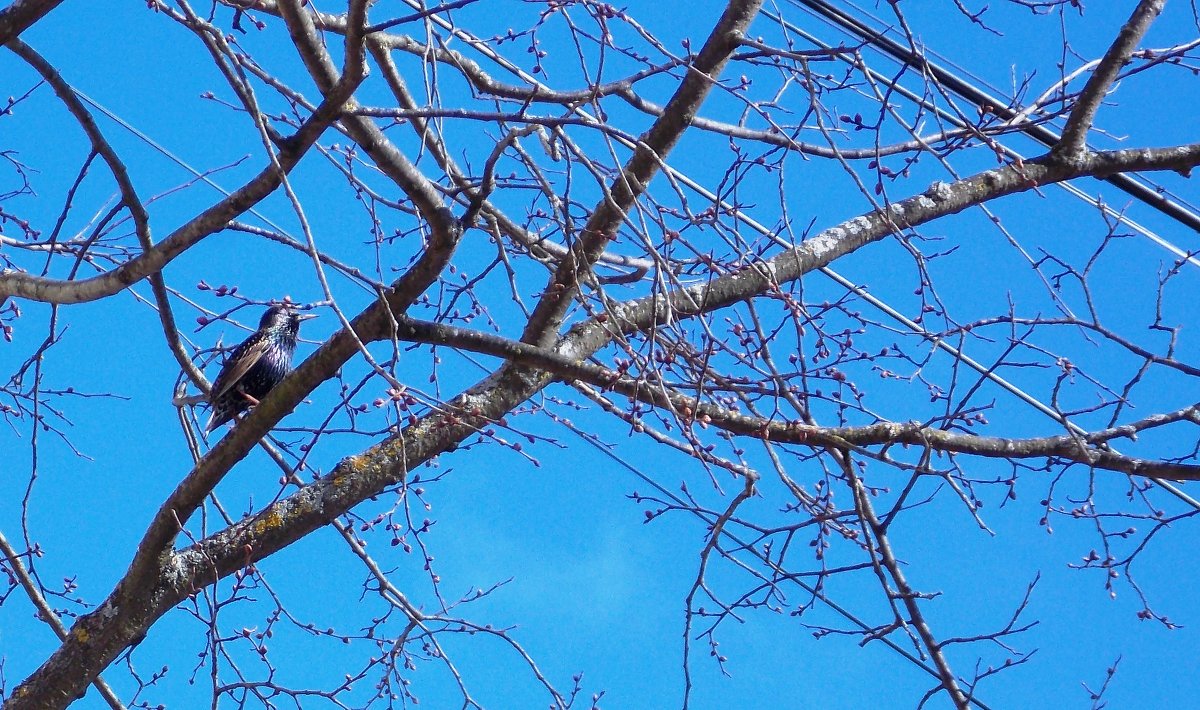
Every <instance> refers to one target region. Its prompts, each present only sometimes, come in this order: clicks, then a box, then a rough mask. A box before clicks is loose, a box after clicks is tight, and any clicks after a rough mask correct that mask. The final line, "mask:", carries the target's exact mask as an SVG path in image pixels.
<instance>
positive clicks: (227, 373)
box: [208, 338, 268, 402]
mask: <svg viewBox="0 0 1200 710" xmlns="http://www.w3.org/2000/svg"><path fill="white" fill-rule="evenodd" d="M267 345H268V342H267V339H266V338H256V339H253V340H252V341H247V342H245V343H242V344H241V345H239V346H238V348H237V350H234V351H233V354H232V355H230V356H229V359H228V360H226V361H225V365H224V366H222V367H221V373H220V374H219V375H217V381H216V382H214V383H213V387H212V392H211V393H210V394H209V396H208V400H209V401H210V402H216V401H217V400H218V399H220V398H221V397H222V396H224V395H225V394H226V393H228V392H229V391H230V390H232V389H233V388H234V387H236V386H237V383H238V382H240V381H241V379H242V378H243V377H245V376H246V373H247V372H249V371H250V368H252V367H254V363H256V362H258V361H259V360H261V359H262V356H263V353H265V352H266V351H267Z"/></svg>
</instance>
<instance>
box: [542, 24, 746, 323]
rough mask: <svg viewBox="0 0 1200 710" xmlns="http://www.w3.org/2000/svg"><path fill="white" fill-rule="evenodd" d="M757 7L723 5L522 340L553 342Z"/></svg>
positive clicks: (549, 287) (552, 281) (561, 266)
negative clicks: (582, 285)
mask: <svg viewBox="0 0 1200 710" xmlns="http://www.w3.org/2000/svg"><path fill="white" fill-rule="evenodd" d="M761 7H762V1H761V0H733V2H730V3H729V4H728V5H727V6H726V8H725V12H724V13H723V14H722V15H721V19H720V20H718V22H717V24H716V26H715V27H714V28H713V31H712V33H711V34H709V36H708V39H707V40H706V41H705V42H704V46H703V47H702V48H701V50H700V53H699V55H697V56H696V60H695V61H694V62H693V63H692V64H691V66H689V67H688V73H687V76H686V77H685V78H684V80H683V82H682V83H681V84H680V86H679V88H678V89H677V90H676V91H675V94H674V95H673V96H672V97H671V100H670V101H668V102H667V106H666V109H665V110H664V111H663V113H662V115H661V116H659V117H658V119H656V120H655V121H654V123H653V125H651V126H650V129H649V130H647V131H646V133H645V134H643V135H642V137H641V138H640V139H639V140H638V143H637V146H636V148H634V153H633V155H632V156H631V157H630V158H629V160H628V162H626V163H625V167H624V169H623V170H622V171H621V175H619V176H618V177H617V178H616V179H615V180H614V181H613V184H612V186H611V187H610V188H609V191H608V193H607V194H606V195H605V196H604V198H603V199H602V200H601V201H600V204H598V205H597V206H596V208H595V209H594V210H593V211H592V214H591V216H590V217H589V218H588V221H587V224H586V225H585V226H584V227H583V229H582V230H581V231H580V237H579V241H577V242H576V243H575V244H574V245H572V247H571V253H570V254H568V255H567V256H566V257H565V258H564V259H563V260H562V262H561V263H560V264H559V267H558V270H557V271H556V272H555V273H554V275H553V276H552V277H551V279H550V282H549V283H548V284H547V286H546V290H545V292H544V293H543V295H542V297H541V299H540V300H539V301H538V304H537V307H536V308H534V311H533V315H532V316H531V317H530V318H529V322H528V323H527V324H526V326H525V332H524V334H523V335H522V336H521V339H522V340H524V341H525V342H528V343H533V344H537V345H549V344H550V343H552V342H553V341H554V339H555V337H556V336H557V331H558V326H559V324H560V323H561V322H562V318H563V315H564V314H565V313H566V309H567V306H568V305H569V304H570V303H571V301H572V300H573V299H574V297H575V294H576V291H577V289H578V288H579V284H580V281H581V279H582V278H583V276H584V275H585V274H586V273H588V271H589V270H590V269H591V267H592V265H593V264H595V262H596V259H597V258H599V256H600V255H601V254H602V253H603V252H604V248H605V246H606V245H607V244H608V241H609V240H610V239H612V238H613V237H614V236H616V233H617V230H618V229H619V228H620V226H621V224H622V223H623V222H624V221H625V220H626V219H627V217H628V214H629V210H630V209H631V208H632V207H633V205H634V203H635V202H636V201H637V199H638V198H639V197H640V196H641V195H642V193H644V192H645V191H646V189H647V187H649V185H650V181H651V180H652V179H653V178H654V176H655V175H657V174H658V172H659V170H660V169H661V168H662V164H663V161H664V160H665V159H666V157H667V155H668V154H669V153H670V152H671V149H672V148H674V147H675V145H676V143H678V142H679V139H680V137H682V136H683V132H684V131H686V130H687V129H688V127H689V126H690V125H691V123H692V119H693V118H695V117H696V114H697V113H698V112H699V110H700V106H701V105H703V103H704V100H705V99H706V98H707V97H708V94H709V92H710V91H712V87H713V85H714V83H715V82H716V80H717V78H718V77H719V76H720V74H721V71H722V70H723V69H724V68H725V65H726V64H728V62H729V57H730V56H731V55H732V54H733V52H734V50H736V49H737V48H738V47H739V46H740V45H741V42H742V38H743V37H744V35H745V32H746V30H747V29H748V28H749V26H750V23H751V22H753V20H754V18H755V17H756V16H757V15H758V11H759V9H760V8H761Z"/></svg>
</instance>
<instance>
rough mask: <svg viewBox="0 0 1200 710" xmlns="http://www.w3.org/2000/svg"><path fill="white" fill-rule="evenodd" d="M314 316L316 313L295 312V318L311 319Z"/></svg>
mask: <svg viewBox="0 0 1200 710" xmlns="http://www.w3.org/2000/svg"><path fill="white" fill-rule="evenodd" d="M316 317H317V314H316V313H297V314H296V320H312V319H313V318H316Z"/></svg>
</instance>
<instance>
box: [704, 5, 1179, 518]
mask: <svg viewBox="0 0 1200 710" xmlns="http://www.w3.org/2000/svg"><path fill="white" fill-rule="evenodd" d="M789 1H790V2H792V3H794V4H798V5H800V4H802V5H804V6H807V7H808V8H810V9H812V10H814V11H816V12H820V13H821V14H824V12H825V11H826V9H828V11H829V12H830V16H829V17H828V19H830V20H831V21H834V22H836V23H838V24H842V22H843V21H845V22H846V23H847V24H846V25H843V26H844V27H845V28H846V29H847V30H849V31H852V32H854V33H855V34H858V35H859V36H860V37H861V38H862V39H863V40H864V41H866V42H868V43H870V44H873V45H874V44H876V42H879V43H881V44H884V45H885V51H888V52H889V54H891V53H893V51H894V52H895V53H894V55H893V56H896V57H897V59H900V61H905V60H906V58H908V59H911V60H912V61H913V62H915V63H914V64H913V66H916V67H918V68H921V69H925V70H928V71H930V72H931V73H932V74H933V75H934V76H935V77H937V78H938V80H939V81H942V80H943V79H945V80H946V81H947V82H948V85H947V88H951V89H952V90H954V91H955V92H956V93H959V91H958V89H962V90H963V91H966V92H967V93H966V94H961V93H960V95H962V96H963V98H966V99H967V100H970V101H974V102H976V103H977V104H978V105H984V104H987V105H991V106H993V107H994V108H995V109H996V110H997V111H1000V109H999V108H998V107H1000V106H1003V105H1005V104H1004V102H1001V101H1000V100H999V99H997V98H995V97H992V96H989V95H988V94H987V93H986V92H984V91H982V90H980V89H977V88H975V87H973V86H972V85H971V84H969V83H968V82H966V81H964V80H962V79H960V78H958V77H956V76H954V75H953V74H952V73H950V72H948V71H946V70H945V69H942V68H940V67H937V66H936V65H933V64H931V63H930V62H928V60H926V59H924V58H923V57H919V56H914V55H913V54H912V52H911V51H909V50H908V49H907V48H905V47H902V46H901V45H898V44H896V43H895V42H893V41H892V40H890V39H887V38H884V37H881V36H880V35H879V34H878V33H875V32H872V31H871V30H870V28H867V27H866V26H865V25H862V23H859V22H858V21H857V20H854V18H852V17H848V16H847V15H846V14H845V13H844V12H842V11H840V10H837V9H836V8H831V7H829V6H828V3H826V2H824V0H789ZM764 15H765V16H766V17H768V18H770V19H771V20H772V21H774V22H776V23H778V24H779V25H780V26H781V27H783V28H785V29H787V30H788V31H789V32H794V33H795V34H797V35H799V36H801V37H803V38H804V39H805V40H806V41H809V42H812V43H813V44H815V45H816V46H818V47H823V48H826V49H828V48H830V47H831V45H829V44H827V43H825V42H822V41H821V40H820V39H818V38H817V37H815V36H813V35H811V34H809V33H808V32H805V31H804V30H802V29H800V28H799V27H797V26H796V25H794V24H793V23H791V22H789V21H788V20H786V19H784V18H783V17H780V16H779V15H776V14H773V13H770V12H767V11H764ZM860 28H861V34H860ZM887 48H890V49H887ZM839 56H840V55H839ZM866 71H868V72H870V73H871V75H872V78H874V79H876V80H878V81H880V82H882V83H885V84H887V85H888V86H889V87H891V88H893V89H895V90H896V91H898V92H899V93H901V94H902V95H904V96H905V98H907V99H909V100H910V101H914V102H917V103H919V104H920V105H922V106H923V107H924V108H927V109H929V110H933V111H937V112H938V114H939V115H940V116H942V118H944V119H945V120H947V121H950V122H953V123H954V124H955V125H958V126H960V127H961V126H963V123H962V121H961V120H960V119H959V118H958V117H957V116H955V115H953V114H951V113H949V112H947V111H945V110H944V109H942V108H941V107H938V106H935V105H931V104H930V103H929V102H927V101H925V99H923V98H922V97H919V96H917V95H916V94H914V93H913V92H911V91H909V90H908V89H906V88H904V87H902V86H899V85H897V84H896V83H895V82H894V81H893V80H892V79H890V78H889V77H886V76H884V75H882V74H879V73H877V72H875V71H873V70H870V69H866ZM954 87H958V88H954ZM1003 110H1004V111H1007V112H1009V113H1011V114H1012V115H1014V116H1015V115H1016V111H1015V110H1013V109H1003ZM1022 130H1023V131H1025V132H1029V131H1036V133H1037V135H1036V136H1034V137H1035V138H1037V139H1038V140H1039V141H1042V139H1043V138H1045V139H1049V137H1050V136H1053V137H1054V140H1055V141H1057V136H1058V134H1057V133H1054V132H1053V131H1051V130H1050V129H1048V128H1045V127H1044V126H1038V125H1030V126H1024V127H1022ZM1037 136H1041V138H1038V137H1037ZM997 145H999V143H997ZM1046 145H1052V143H1047V144H1046ZM1000 147H1001V148H1002V149H1003V150H1004V152H1005V153H1006V154H1007V155H1009V157H1011V158H1014V159H1019V158H1020V157H1021V156H1020V154H1019V153H1017V152H1016V151H1013V150H1011V149H1009V148H1007V147H1006V146H1003V145H1000ZM1118 177H1126V178H1128V176H1123V175H1122V174H1120V173H1118V174H1117V175H1113V176H1112V177H1111V178H1109V179H1108V180H1107V181H1108V182H1112V183H1113V184H1117V183H1116V182H1114V180H1116V178H1118ZM1059 184H1060V185H1061V186H1062V187H1063V188H1065V189H1067V191H1068V192H1070V193H1072V194H1074V195H1076V196H1077V197H1080V198H1081V199H1084V200H1086V201H1088V202H1089V203H1091V204H1093V205H1096V206H1097V207H1100V208H1101V209H1103V210H1105V212H1107V213H1108V214H1110V215H1111V216H1112V217H1114V218H1115V219H1117V220H1119V221H1121V222H1123V223H1125V224H1126V225H1128V226H1130V227H1131V228H1133V229H1135V230H1136V231H1138V232H1140V233H1141V234H1143V235H1145V236H1147V237H1148V238H1150V239H1151V240H1153V241H1154V242H1156V243H1158V244H1160V245H1162V246H1164V247H1165V248H1167V249H1168V250H1169V251H1171V252H1172V253H1174V254H1175V255H1176V256H1179V257H1181V258H1184V259H1186V260H1187V261H1188V262H1189V263H1191V264H1193V265H1195V266H1200V261H1197V259H1196V258H1195V257H1193V256H1192V255H1191V254H1189V253H1187V252H1184V251H1183V250H1181V249H1180V248H1179V247H1177V246H1175V245H1174V244H1171V243H1170V242H1168V241H1167V240H1165V239H1163V238H1162V237H1159V236H1158V235H1156V234H1154V233H1153V232H1151V231H1150V230H1148V229H1146V228H1144V227H1143V226H1142V225H1140V224H1138V223H1137V222H1134V221H1133V220H1131V219H1129V218H1127V217H1125V216H1124V215H1122V214H1120V213H1117V212H1115V211H1113V210H1112V209H1111V208H1109V207H1108V206H1107V205H1104V204H1103V203H1101V202H1100V201H1099V200H1098V199H1096V198H1094V197H1092V196H1090V195H1087V194H1086V193H1084V192H1083V191H1082V190H1080V189H1079V188H1078V187H1076V186H1075V185H1072V184H1070V183H1059ZM1138 184H1139V185H1140V183H1138ZM1120 186H1121V185H1118V187H1120ZM1142 187H1145V186H1144V185H1143V186H1142ZM693 189H695V188H693ZM1122 189H1124V188H1122ZM1146 189H1149V188H1146ZM710 194H711V193H710ZM1130 194H1134V193H1132V192H1131V193H1130ZM1135 196H1136V195H1135ZM714 197H715V196H714ZM1139 199H1140V198H1139ZM1160 202H1162V203H1170V204H1171V205H1175V207H1177V208H1178V210H1179V211H1182V213H1186V215H1190V218H1188V219H1191V220H1194V221H1195V225H1197V226H1195V227H1193V222H1191V221H1183V224H1185V225H1186V226H1189V227H1193V228H1198V229H1200V216H1197V215H1195V214H1194V213H1192V212H1190V211H1188V210H1186V208H1184V207H1182V206H1181V205H1178V204H1177V203H1174V202H1171V201H1170V200H1165V201H1160ZM1149 204H1151V206H1154V207H1160V204H1159V203H1149ZM1160 209H1161V207H1160ZM1162 211H1163V212H1164V213H1166V214H1168V215H1169V216H1171V217H1172V218H1173V219H1181V218H1177V217H1176V216H1175V215H1173V214H1172V213H1171V212H1167V211H1166V210H1162ZM732 212H733V214H734V216H735V217H737V218H738V219H740V220H742V222H743V223H745V224H746V225H747V226H748V227H750V228H751V229H753V230H754V231H756V232H758V233H759V234H761V235H763V236H765V237H767V238H769V239H772V240H774V241H775V242H776V243H778V244H780V246H783V247H784V248H790V247H791V245H790V244H788V243H787V242H785V241H783V240H782V239H780V238H779V237H778V235H776V234H775V233H774V232H772V231H771V230H769V229H767V228H766V227H765V226H763V225H761V224H759V223H758V222H757V221H755V220H753V219H752V218H750V217H749V216H748V215H744V214H743V213H741V212H740V211H737V210H732ZM1181 221H1182V219H1181ZM821 272H822V273H824V274H825V275H826V276H828V277H830V278H831V279H833V280H834V281H836V282H837V283H838V284H840V285H842V286H843V287H845V288H847V289H849V290H851V291H853V292H854V293H855V294H856V295H857V296H859V297H861V298H863V299H864V300H866V301H867V302H868V303H870V304H871V305H872V306H874V307H875V308H877V309H879V310H880V311H882V312H883V313H885V314H887V315H888V316H889V317H891V318H892V319H893V320H896V321H897V322H899V323H901V324H903V325H904V326H905V327H906V328H908V329H909V330H911V331H912V332H913V333H915V334H917V335H921V336H923V337H925V338H927V339H929V340H930V341H931V342H933V343H934V344H935V345H936V346H937V347H938V348H939V349H941V350H943V351H945V352H947V353H949V354H950V355H951V356H952V357H955V358H957V359H958V360H960V361H961V362H962V363H963V364H965V365H967V366H968V367H970V368H971V369H972V370H975V371H976V372H978V373H979V374H980V375H982V376H984V377H986V378H987V379H989V380H991V381H992V382H993V383H995V384H996V385H998V386H999V387H1000V388H1002V389H1004V390H1005V391H1007V392H1009V393H1010V394H1012V395H1014V396H1016V397H1017V398H1018V399H1020V400H1021V401H1023V402H1025V403H1026V404H1029V405H1030V406H1032V407H1033V408H1035V409H1037V410H1038V411H1039V412H1041V413H1042V414H1045V415H1046V416H1048V417H1050V418H1052V419H1054V420H1055V421H1057V422H1059V423H1061V424H1062V425H1064V426H1066V427H1067V428H1068V429H1069V430H1070V431H1071V432H1073V433H1075V434H1079V435H1082V434H1085V433H1086V430H1085V429H1083V428H1082V427H1080V426H1079V425H1077V424H1075V423H1074V422H1072V421H1070V420H1069V419H1068V418H1067V417H1065V416H1064V415H1062V414H1060V413H1059V412H1057V411H1055V410H1054V409H1052V408H1051V407H1050V406H1048V405H1047V404H1046V403H1045V402H1042V401H1041V400H1039V399H1038V398H1036V397H1034V396H1033V395H1031V394H1029V393H1028V392H1026V391H1025V390H1023V389H1021V388H1020V387H1018V386H1016V385H1014V384H1013V383H1011V382H1009V381H1008V380H1006V379H1004V378H1003V377H1001V376H999V375H997V374H996V373H994V372H992V371H991V369H990V368H988V367H985V366H984V365H982V364H981V363H979V362H978V361H976V360H974V359H972V358H971V357H969V356H967V355H966V354H965V353H963V352H962V350H960V349H958V348H955V347H954V346H952V345H950V344H949V343H947V342H945V341H944V340H941V339H939V338H937V337H936V336H935V335H933V334H932V333H930V332H929V331H927V330H925V329H924V328H923V327H922V326H920V325H919V324H917V323H915V322H913V321H912V320H910V319H908V318H906V317H905V316H904V315H903V314H901V313H900V312H898V311H896V310H895V309H894V308H892V307H891V306H889V305H888V304H887V303H885V302H884V301H882V300H880V299H878V298H876V297H875V296H873V295H871V294H870V293H868V292H867V291H866V290H865V289H862V288H859V287H858V286H856V285H855V284H854V283H852V282H851V281H850V280H848V279H846V278H844V277H843V276H841V275H840V274H838V273H837V272H835V271H833V270H832V269H829V268H828V267H826V268H823V269H821ZM1114 451H1115V450H1114ZM1149 480H1150V481H1152V482H1153V483H1155V484H1156V485H1158V486H1159V487H1160V488H1162V489H1163V490H1165V491H1167V492H1169V493H1171V494H1172V495H1174V496H1175V497H1176V498H1178V499H1179V500H1181V501H1183V502H1184V503H1186V504H1187V505H1188V506H1190V507H1192V508H1193V509H1195V510H1200V500H1197V499H1196V498H1194V497H1193V496H1191V495H1189V494H1187V493H1186V492H1184V491H1183V490H1182V488H1180V487H1179V486H1178V485H1176V484H1174V483H1172V482H1170V481H1167V480H1165V479H1162V478H1150V479H1149Z"/></svg>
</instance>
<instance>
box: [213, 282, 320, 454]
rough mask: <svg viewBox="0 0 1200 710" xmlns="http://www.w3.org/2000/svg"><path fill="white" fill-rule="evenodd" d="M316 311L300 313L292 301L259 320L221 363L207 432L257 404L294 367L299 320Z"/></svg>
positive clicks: (269, 309)
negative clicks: (256, 325) (248, 335)
mask: <svg viewBox="0 0 1200 710" xmlns="http://www.w3.org/2000/svg"><path fill="white" fill-rule="evenodd" d="M316 317H317V316H316V314H315V313H297V312H296V309H295V307H294V306H292V304H290V303H284V304H282V305H277V306H271V307H270V308H268V309H267V311H266V312H265V313H263V316H262V319H261V320H260V321H259V322H258V330H256V331H255V332H254V334H253V335H251V336H250V337H249V338H246V339H245V340H244V341H242V343H241V345H238V346H237V347H236V348H234V349H233V352H232V353H230V355H229V357H228V358H226V360H225V363H224V364H223V365H221V372H220V374H218V375H217V379H216V381H215V382H213V386H212V391H211V392H210V393H209V395H208V401H209V404H210V405H211V407H212V414H211V415H210V416H209V418H208V424H207V425H205V427H204V433H205V434H208V433H210V432H212V430H213V429H216V428H217V427H219V426H221V425H222V424H224V423H225V422H227V421H230V420H231V419H233V418H234V416H235V415H237V414H240V413H241V412H244V411H246V410H247V409H248V408H250V407H251V406H254V405H257V404H258V402H259V400H261V399H262V398H263V397H266V396H267V393H268V392H270V391H271V389H272V388H274V387H275V385H277V384H279V382H280V380H282V379H283V378H284V376H286V375H287V373H289V372H291V370H292V353H293V352H294V351H295V350H296V336H297V335H298V334H299V333H300V322H301V321H306V320H308V319H309V318H316Z"/></svg>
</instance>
